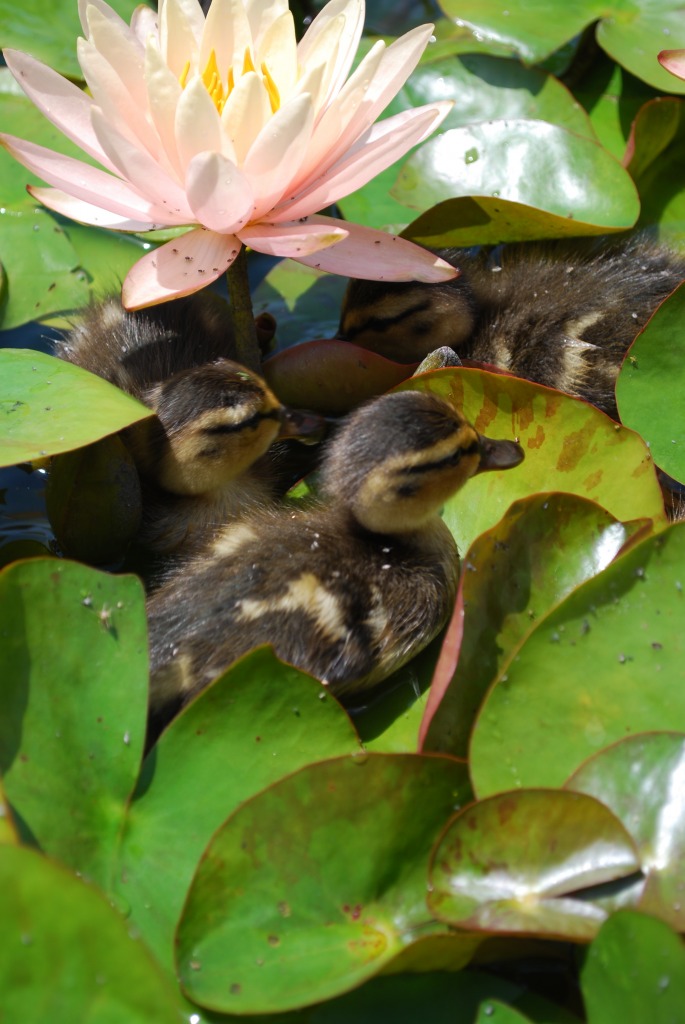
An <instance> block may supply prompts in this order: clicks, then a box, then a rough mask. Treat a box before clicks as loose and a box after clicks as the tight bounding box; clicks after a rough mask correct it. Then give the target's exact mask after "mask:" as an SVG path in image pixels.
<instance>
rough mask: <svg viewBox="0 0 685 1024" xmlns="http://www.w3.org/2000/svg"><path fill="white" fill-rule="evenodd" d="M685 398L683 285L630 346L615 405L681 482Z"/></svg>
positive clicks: (684, 452) (684, 464) (684, 471)
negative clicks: (665, 411) (665, 410)
mask: <svg viewBox="0 0 685 1024" xmlns="http://www.w3.org/2000/svg"><path fill="white" fill-rule="evenodd" d="M684 395H685V285H681V286H680V288H678V289H677V291H676V292H674V293H673V295H672V296H671V297H670V298H669V299H667V300H666V302H664V303H662V304H661V306H660V307H659V308H658V309H657V311H656V313H655V314H654V315H653V317H652V318H651V320H650V321H649V323H648V324H647V326H646V327H645V329H644V331H643V332H642V333H641V334H639V335H638V336H637V338H636V339H635V341H634V342H633V344H632V345H631V347H630V349H629V351H628V355H627V356H626V358H625V360H624V363H623V366H622V368H621V372H620V373H619V376H618V380H617V382H616V400H617V402H618V408H619V412H620V414H621V419H622V420H623V422H624V423H625V424H626V425H627V426H629V427H632V428H633V430H637V431H639V432H640V434H641V435H642V437H644V439H645V441H647V442H648V443H649V446H650V450H651V452H652V456H653V457H654V461H655V462H656V463H657V464H658V465H659V466H661V468H662V469H664V470H665V471H666V472H667V473H668V474H670V476H672V477H675V478H676V479H677V480H682V481H685V402H684V401H683V396H684ZM664 409H667V410H668V413H667V415H664V414H663V412H664Z"/></svg>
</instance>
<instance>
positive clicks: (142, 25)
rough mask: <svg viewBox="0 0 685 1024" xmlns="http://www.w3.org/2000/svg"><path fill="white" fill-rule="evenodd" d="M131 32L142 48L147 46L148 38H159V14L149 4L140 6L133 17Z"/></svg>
mask: <svg viewBox="0 0 685 1024" xmlns="http://www.w3.org/2000/svg"><path fill="white" fill-rule="evenodd" d="M131 31H132V32H133V34H134V36H135V37H136V39H137V40H138V42H139V43H140V45H141V46H146V45H147V41H148V38H149V37H150V36H154V37H155V38H158V37H159V28H158V21H157V12H156V11H153V10H152V8H151V7H148V6H147V4H140V5H139V6H138V7H136V9H135V11H134V12H133V14H132V15H131Z"/></svg>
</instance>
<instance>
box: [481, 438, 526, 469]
mask: <svg viewBox="0 0 685 1024" xmlns="http://www.w3.org/2000/svg"><path fill="white" fill-rule="evenodd" d="M479 437H480V466H479V467H478V469H477V470H476V473H484V472H485V471H486V470H488V469H511V468H512V467H513V466H518V464H519V463H520V462H523V459H524V457H525V452H524V450H523V448H522V447H521V445H520V444H517V443H516V441H493V439H492V438H491V437H484V436H483V435H482V434H480V435H479Z"/></svg>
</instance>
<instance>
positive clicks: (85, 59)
mask: <svg viewBox="0 0 685 1024" xmlns="http://www.w3.org/2000/svg"><path fill="white" fill-rule="evenodd" d="M77 52H78V60H79V64H80V65H81V70H82V71H83V75H84V78H85V80H86V82H87V84H88V88H89V89H90V92H91V95H92V97H93V102H94V104H95V106H97V107H99V108H100V110H102V113H103V114H104V117H105V119H106V121H108V122H109V123H110V124H115V125H116V126H117V128H118V130H119V131H120V132H121V133H122V135H125V136H126V137H127V138H129V139H130V140H131V141H134V142H135V143H136V145H138V146H140V147H142V148H145V149H147V150H148V152H149V153H151V154H152V156H154V157H155V158H156V159H159V158H160V157H163V150H162V147H161V146H160V144H159V139H158V138H157V136H156V135H155V133H154V132H152V131H151V130H150V123H149V121H148V120H147V118H146V117H145V114H144V109H143V108H141V105H140V103H138V102H137V101H136V100H135V99H134V97H133V96H132V95H131V93H130V92H129V91H128V89H127V88H126V87H125V85H124V83H123V82H122V80H121V78H120V77H119V75H118V74H117V72H116V71H115V70H114V68H113V67H112V65H111V64H110V63H109V61H107V60H105V58H104V57H103V56H102V54H100V53H98V51H97V50H96V49H95V47H94V46H93V44H92V43H91V42H89V41H88V40H87V39H79V40H78V44H77Z"/></svg>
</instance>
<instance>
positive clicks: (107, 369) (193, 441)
mask: <svg viewBox="0 0 685 1024" xmlns="http://www.w3.org/2000/svg"><path fill="white" fill-rule="evenodd" d="M231 351H232V333H231V323H230V317H229V316H228V312H227V310H226V308H225V305H224V303H222V302H221V300H219V299H218V298H217V297H216V296H213V295H212V294H211V293H208V292H201V293H199V294H197V295H194V296H190V297H189V298H184V299H178V300H175V301H174V302H169V303H166V304H164V305H160V306H155V307H153V308H152V309H146V310H141V311H139V312H136V313H130V312H127V311H126V310H124V309H123V307H122V305H121V302H120V301H119V300H118V299H115V298H110V299H107V300H106V301H105V302H103V303H101V304H98V305H94V306H92V307H91V308H90V309H88V310H87V311H86V312H85V314H84V316H83V317H82V319H81V321H80V322H79V323H78V324H77V325H76V326H75V327H74V329H73V330H72V331H71V332H70V334H69V336H68V337H67V338H66V339H65V340H64V341H63V342H62V343H61V344H60V345H59V347H58V350H57V354H58V355H59V356H60V357H61V358H62V359H66V360H68V361H69V362H72V363H77V364H78V365H79V366H82V367H84V368H85V369H87V370H90V371H91V372H93V373H96V374H98V375H99V376H100V377H104V378H105V379H106V380H109V381H111V382H112V383H113V384H116V385H117V386H118V387H120V388H122V389H123V390H124V391H127V392H128V393H129V394H131V395H133V396H134V397H136V398H138V399H139V400H140V401H141V402H143V403H144V404H145V405H147V406H149V407H150V408H151V409H153V410H154V412H155V413H156V414H157V415H156V416H155V417H154V418H151V419H147V420H143V421H142V422H140V423H138V424H134V425H133V426H131V427H129V428H127V429H126V430H124V431H123V432H122V435H121V436H122V439H123V441H124V443H125V444H126V447H127V448H128V449H129V451H130V452H131V454H132V456H133V459H134V461H135V464H136V467H137V469H138V472H139V475H140V478H141V484H142V494H143V518H142V527H141V530H140V533H139V535H138V540H139V541H140V542H141V543H142V544H143V545H145V546H146V547H148V548H150V549H151V550H152V551H155V552H157V553H162V554H170V553H172V552H178V551H179V550H180V549H183V550H184V551H185V552H187V551H188V550H190V549H192V548H193V547H195V546H199V545H200V544H201V543H204V539H205V538H206V536H207V534H208V533H211V531H213V530H215V529H217V528H218V527H219V526H221V525H223V524H224V523H225V522H227V521H228V520H230V519H232V518H234V517H235V516H237V515H238V514H239V513H240V512H242V511H243V509H244V508H245V507H254V506H257V505H264V504H268V503H269V502H270V501H272V500H273V499H274V498H275V496H276V494H277V492H278V490H279V484H280V479H279V464H278V455H279V453H277V452H275V451H274V450H273V448H272V446H273V444H274V442H275V441H276V439H277V438H284V437H306V436H307V435H311V436H312V437H314V439H316V437H317V435H318V436H320V435H321V431H322V424H323V420H322V418H321V417H319V416H315V415H313V414H301V413H297V412H295V411H293V410H289V409H287V408H285V407H284V406H283V405H282V404H281V403H280V401H279V400H278V399H277V398H276V396H275V395H274V393H273V392H272V391H271V389H270V388H269V387H268V386H267V385H266V383H265V382H264V381H263V380H262V379H261V378H260V377H259V376H258V375H257V374H255V373H253V372H251V371H250V370H247V369H246V368H245V367H243V366H241V365H239V364H238V363H235V362H234V361H233V360H232V359H230V358H228V357H229V356H230V354H231ZM286 486H287V482H284V485H283V490H285V488H286Z"/></svg>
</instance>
